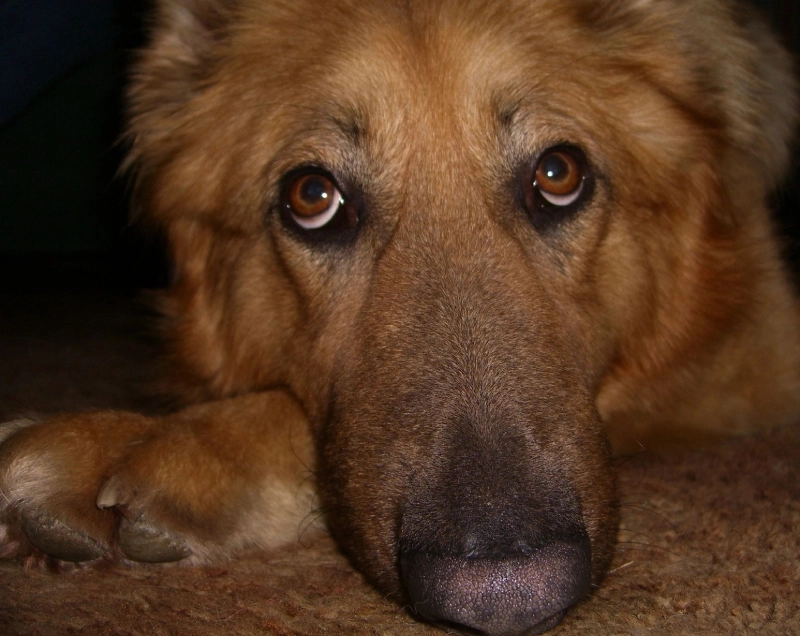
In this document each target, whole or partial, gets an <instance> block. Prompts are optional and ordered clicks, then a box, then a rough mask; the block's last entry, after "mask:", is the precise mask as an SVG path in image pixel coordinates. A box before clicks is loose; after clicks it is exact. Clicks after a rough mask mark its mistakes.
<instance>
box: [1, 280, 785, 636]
mask: <svg viewBox="0 0 800 636" xmlns="http://www.w3.org/2000/svg"><path fill="white" fill-rule="evenodd" d="M0 307H2V311H0V418H3V419H8V418H11V417H14V416H17V415H20V414H21V413H30V412H38V413H48V412H56V411H60V410H79V409H86V408H91V407H114V408H136V409H150V408H152V404H151V403H150V402H148V401H147V400H144V399H143V398H142V395H143V394H144V391H143V387H144V386H146V384H147V380H148V372H149V370H150V369H152V364H151V361H152V357H151V356H152V345H151V344H150V343H149V341H148V340H147V339H146V338H144V337H142V335H141V334H142V331H141V330H140V321H139V318H138V317H137V313H136V312H135V311H134V309H133V303H132V301H131V300H130V298H128V297H126V296H120V295H116V294H111V293H107V292H97V291H89V290H83V291H72V292H64V291H60V292H52V291H51V292H38V293H14V294H10V293H9V294H2V295H0ZM619 464H620V467H619V471H620V492H621V499H622V527H621V530H620V535H619V547H618V549H617V554H616V557H615V559H614V565H613V566H612V570H611V572H610V574H609V575H608V577H607V578H606V579H605V581H604V582H603V584H602V585H601V586H600V588H599V589H598V590H596V591H595V592H594V594H593V595H592V597H591V598H590V599H588V600H587V601H586V602H584V603H582V604H581V605H579V606H578V607H577V608H575V609H574V610H573V611H571V612H570V614H569V615H568V616H567V618H566V619H565V621H564V623H563V624H562V625H561V626H560V627H559V628H558V629H557V630H556V631H555V632H554V633H555V634H558V635H559V636H570V635H572V634H601V635H604V634H609V635H616V634H620V635H621V634H647V635H654V636H655V635H675V634H749V633H760V634H800V480H798V469H800V426H795V427H791V428H785V429H781V430H776V431H772V432H769V433H766V434H763V435H759V436H756V437H749V438H745V439H737V440H730V441H727V442H724V443H721V444H718V445H715V446H712V447H710V448H706V449H703V450H683V451H675V452H670V453H662V454H660V455H656V454H652V453H648V452H642V453H641V454H639V455H637V456H635V457H632V458H627V459H624V460H620V461H619ZM0 633H2V634H14V635H17V634H19V635H23V634H24V635H50V634H87V635H95V634H96V635H100V634H148V635H151V634H176V635H177V634H180V635H184V634H185V635H195V634H197V635H205V634H208V635H211V634H281V635H283V634H387V635H388V634H391V635H394V634H397V635H401V636H402V635H409V636H410V635H416V634H419V635H421V634H436V633H442V632H440V631H438V630H436V629H434V628H431V627H428V626H425V625H423V624H420V623H418V622H416V621H414V620H413V619H411V618H410V617H409V615H408V614H407V613H406V612H404V611H403V610H402V608H400V607H399V606H397V605H395V604H394V603H392V601H391V599H386V598H385V597H384V596H383V595H381V594H379V593H378V592H376V591H374V590H373V589H372V588H370V587H369V586H368V585H366V584H365V583H364V582H363V581H362V580H361V578H360V576H359V575H358V574H357V573H355V571H353V570H352V568H350V566H349V565H348V563H347V561H346V560H345V559H344V558H343V557H342V556H340V555H339V554H338V552H337V551H336V549H335V546H334V545H333V543H332V542H331V541H330V540H329V539H328V538H326V537H320V536H305V537H303V538H302V539H301V541H300V543H299V544H298V545H296V546H292V547H290V548H287V549H284V550H280V551H274V552H270V553H260V554H254V555H251V556H249V557H248V558H242V559H239V560H237V561H233V562H229V563H225V564H222V565H221V566H217V567H200V568H188V567H174V566H146V567H135V568H125V567H121V566H113V567H105V568H103V569H82V568H74V569H72V570H71V571H68V572H60V573H54V572H50V571H43V570H40V569H36V568H29V569H25V568H24V567H23V566H22V565H21V564H19V563H9V562H5V563H0Z"/></svg>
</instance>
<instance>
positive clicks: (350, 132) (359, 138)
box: [329, 107, 367, 146]
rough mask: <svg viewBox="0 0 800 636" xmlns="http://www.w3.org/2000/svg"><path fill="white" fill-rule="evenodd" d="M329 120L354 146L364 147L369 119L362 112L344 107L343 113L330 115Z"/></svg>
mask: <svg viewBox="0 0 800 636" xmlns="http://www.w3.org/2000/svg"><path fill="white" fill-rule="evenodd" d="M329 120H330V122H331V124H333V126H334V128H337V129H338V130H339V131H340V132H341V133H342V135H343V136H344V137H345V138H346V139H348V140H349V141H350V142H351V143H352V144H353V145H355V146H363V145H364V142H365V141H366V136H367V118H366V116H365V115H364V113H363V112H362V111H360V110H358V109H356V108H352V107H343V108H342V110H341V113H339V114H332V115H330V116H329Z"/></svg>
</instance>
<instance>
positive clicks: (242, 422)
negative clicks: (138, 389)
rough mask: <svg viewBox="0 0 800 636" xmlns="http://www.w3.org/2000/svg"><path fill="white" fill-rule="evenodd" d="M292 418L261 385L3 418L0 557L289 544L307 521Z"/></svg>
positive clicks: (298, 432)
mask: <svg viewBox="0 0 800 636" xmlns="http://www.w3.org/2000/svg"><path fill="white" fill-rule="evenodd" d="M265 414H268V415H271V416H272V418H271V419H270V418H266V419H265V417H264V415H265ZM303 418H304V414H303V413H302V411H301V410H300V409H299V407H298V406H297V405H296V403H295V402H294V401H292V400H291V399H290V398H289V397H288V396H286V395H285V394H282V393H279V392H273V393H267V394H260V395H253V396H249V397H248V396H242V397H240V398H236V400H235V401H228V402H220V403H211V404H208V405H199V406H197V407H193V408H191V409H187V410H185V411H182V412H178V413H176V414H173V415H171V416H167V417H163V418H147V417H144V416H141V415H136V414H132V413H121V412H111V411H109V412H100V413H91V414H81V415H74V416H65V417H60V418H57V419H54V420H51V421H47V422H43V423H35V422H31V421H28V420H24V421H22V420H20V421H17V422H12V423H10V424H6V425H5V426H3V427H0V557H4V558H19V557H33V559H39V560H44V561H48V560H49V561H53V560H55V561H56V562H73V563H75V562H87V561H88V562H93V561H98V560H106V559H125V560H129V561H139V562H145V563H164V562H174V561H184V562H188V563H208V562H211V561H216V560H219V559H222V558H227V557H229V556H231V555H233V554H235V553H237V552H239V551H242V550H244V549H249V548H255V547H261V548H264V547H273V546H277V545H282V544H285V543H287V542H290V541H295V540H297V537H298V535H299V534H300V533H301V532H303V531H304V530H306V529H307V528H309V527H310V526H312V525H315V524H312V523H311V522H310V520H311V519H314V518H315V517H314V516H313V515H312V514H311V511H312V503H313V497H314V489H313V482H312V480H310V479H309V475H310V470H309V466H310V465H311V450H312V444H311V440H310V436H309V435H308V432H307V430H306V427H305V420H304V419H303Z"/></svg>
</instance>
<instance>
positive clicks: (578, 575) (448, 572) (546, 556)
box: [400, 538, 591, 636]
mask: <svg viewBox="0 0 800 636" xmlns="http://www.w3.org/2000/svg"><path fill="white" fill-rule="evenodd" d="M400 567H401V571H402V575H403V581H404V583H405V586H406V589H407V592H408V595H409V597H410V599H411V603H412V609H413V611H415V612H416V613H418V614H420V615H421V616H423V617H425V618H426V619H428V620H430V621H434V622H446V623H450V624H454V625H457V626H460V627H467V628H470V629H472V630H476V631H478V632H480V633H482V634H486V635H488V636H512V635H520V634H525V635H528V634H539V633H542V632H545V631H547V630H549V629H552V628H553V627H555V626H556V625H557V624H558V623H559V622H560V621H561V619H562V618H563V616H564V614H565V613H566V610H567V609H568V608H569V607H571V606H572V605H574V604H575V603H577V602H578V601H580V600H581V599H583V598H584V597H585V596H586V595H587V594H588V593H589V586H590V581H591V550H590V547H589V541H588V539H586V538H583V539H578V540H575V539H564V540H559V541H553V542H551V543H549V544H547V545H543V546H539V547H537V548H535V549H533V550H530V549H527V550H524V551H521V552H519V553H517V554H508V555H505V556H490V557H480V556H477V557H475V556H468V555H442V554H435V553H432V552H424V551H408V552H405V553H403V554H401V557H400Z"/></svg>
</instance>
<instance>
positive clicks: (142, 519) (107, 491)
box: [97, 475, 192, 563]
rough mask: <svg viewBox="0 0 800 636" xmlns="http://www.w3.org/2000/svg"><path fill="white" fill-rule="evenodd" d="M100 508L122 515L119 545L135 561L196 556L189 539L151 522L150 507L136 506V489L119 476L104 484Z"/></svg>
mask: <svg viewBox="0 0 800 636" xmlns="http://www.w3.org/2000/svg"><path fill="white" fill-rule="evenodd" d="M97 507H98V508H100V509H101V510H106V509H113V508H115V509H117V510H119V511H120V512H121V514H120V518H119V525H118V528H117V544H118V546H119V549H120V550H121V551H122V553H123V554H124V555H125V556H126V557H127V558H128V559H131V560H132V561H141V562H144V563H166V562H170V561H181V560H183V559H185V558H187V557H189V556H190V555H191V554H192V550H191V549H190V548H189V545H188V541H187V540H186V538H185V537H183V536H181V534H180V533H179V532H177V531H175V530H172V529H168V528H166V527H163V526H162V525H161V524H159V523H157V522H155V521H153V520H151V519H150V518H149V515H148V513H147V510H146V508H145V507H144V506H142V505H138V506H137V505H136V498H135V496H134V492H133V489H132V488H131V487H130V486H129V485H128V484H126V483H125V482H124V481H123V479H122V478H121V477H120V476H118V475H113V476H112V477H110V478H109V479H108V481H106V483H105V484H103V487H102V488H101V489H100V493H99V494H98V495H97Z"/></svg>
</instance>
